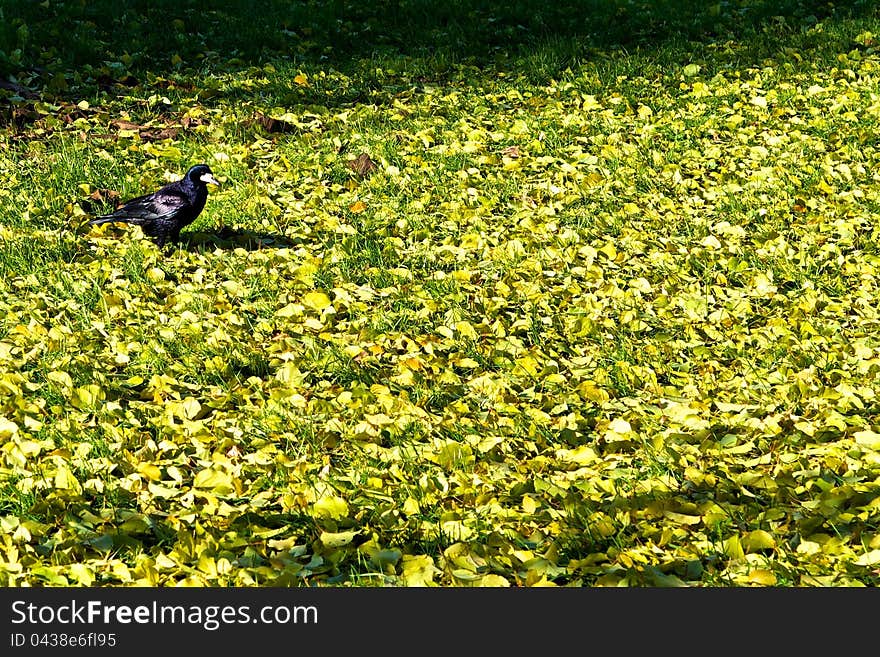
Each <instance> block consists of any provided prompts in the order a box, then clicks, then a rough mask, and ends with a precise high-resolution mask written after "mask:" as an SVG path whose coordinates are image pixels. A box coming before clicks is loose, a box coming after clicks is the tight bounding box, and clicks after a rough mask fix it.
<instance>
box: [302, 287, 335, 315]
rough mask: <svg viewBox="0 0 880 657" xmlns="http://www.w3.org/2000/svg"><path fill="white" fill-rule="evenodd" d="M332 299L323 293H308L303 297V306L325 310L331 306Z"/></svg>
mask: <svg viewBox="0 0 880 657" xmlns="http://www.w3.org/2000/svg"><path fill="white" fill-rule="evenodd" d="M330 303H331V302H330V297H328V296H327V295H326V294H324V293H323V292H318V291H313V292H307V293H306V295H305V296H304V297H303V304H304V305H306V306H308V307H309V308H312V309H313V310H318V311H320V310H324V309H325V308H327V307H329V306H330Z"/></svg>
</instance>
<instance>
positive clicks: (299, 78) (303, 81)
mask: <svg viewBox="0 0 880 657" xmlns="http://www.w3.org/2000/svg"><path fill="white" fill-rule="evenodd" d="M293 82H294V84H298V85H299V86H301V87H305V86H308V84H309V79H308V78H307V77H306V76H305V75H303V74H302V73H298V74H297V75H296V76H294V78H293Z"/></svg>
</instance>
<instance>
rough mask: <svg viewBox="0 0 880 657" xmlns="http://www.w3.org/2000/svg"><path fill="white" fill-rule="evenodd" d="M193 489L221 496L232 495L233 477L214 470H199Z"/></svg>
mask: <svg viewBox="0 0 880 657" xmlns="http://www.w3.org/2000/svg"><path fill="white" fill-rule="evenodd" d="M193 488H203V489H207V490H212V491H214V492H215V493H220V494H224V493H231V492H232V491H233V490H234V487H233V485H232V476H231V475H230V474H229V473H227V472H224V471H222V470H217V469H214V468H205V469H204V470H199V471H198V473H196V476H195V479H193Z"/></svg>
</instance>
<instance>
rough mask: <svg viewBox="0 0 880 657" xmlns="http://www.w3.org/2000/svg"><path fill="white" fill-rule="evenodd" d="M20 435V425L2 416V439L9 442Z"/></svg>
mask: <svg viewBox="0 0 880 657" xmlns="http://www.w3.org/2000/svg"><path fill="white" fill-rule="evenodd" d="M17 433H18V425H17V424H16V423H15V422H12V421H11V420H7V419H6V418H5V417H3V416H2V415H0V439H3V440H7V439H8V438H12V436H14V435H15V434H17Z"/></svg>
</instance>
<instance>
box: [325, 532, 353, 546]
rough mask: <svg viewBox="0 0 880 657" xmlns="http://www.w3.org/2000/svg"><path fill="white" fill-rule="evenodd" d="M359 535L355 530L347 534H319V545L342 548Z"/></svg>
mask: <svg viewBox="0 0 880 657" xmlns="http://www.w3.org/2000/svg"><path fill="white" fill-rule="evenodd" d="M359 533H360V532H359V531H358V530H356V529H355V530H352V531H348V532H321V543H323V544H324V545H325V546H326V547H329V548H336V547H342V546H343V545H348V544H349V543H351V542H352V541H353V540H354V537H355V536H357V535H358V534H359Z"/></svg>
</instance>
